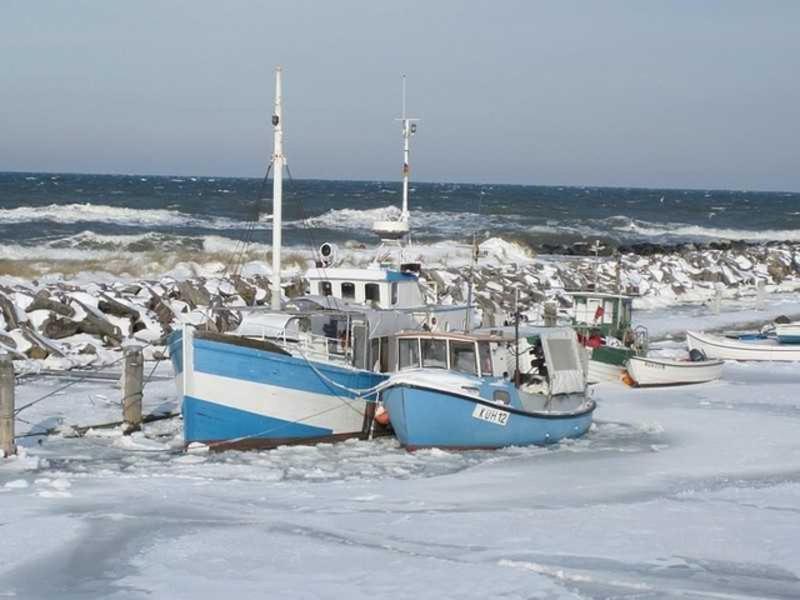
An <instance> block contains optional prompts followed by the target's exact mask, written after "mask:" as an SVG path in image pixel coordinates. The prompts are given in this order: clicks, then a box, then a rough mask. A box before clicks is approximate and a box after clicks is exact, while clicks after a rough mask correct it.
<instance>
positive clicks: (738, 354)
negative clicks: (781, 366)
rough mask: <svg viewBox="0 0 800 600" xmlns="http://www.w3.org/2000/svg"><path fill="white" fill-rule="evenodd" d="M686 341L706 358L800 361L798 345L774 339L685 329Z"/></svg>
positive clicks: (691, 348) (690, 347)
mask: <svg viewBox="0 0 800 600" xmlns="http://www.w3.org/2000/svg"><path fill="white" fill-rule="evenodd" d="M686 343H687V345H688V346H689V350H694V349H697V350H700V351H701V352H702V353H703V354H705V355H706V356H707V357H708V358H719V359H722V360H778V361H800V346H798V345H786V344H780V343H779V342H778V341H777V340H774V339H765V340H749V341H745V340H732V339H729V338H725V337H720V336H717V335H709V334H706V333H702V332H694V331H687V332H686Z"/></svg>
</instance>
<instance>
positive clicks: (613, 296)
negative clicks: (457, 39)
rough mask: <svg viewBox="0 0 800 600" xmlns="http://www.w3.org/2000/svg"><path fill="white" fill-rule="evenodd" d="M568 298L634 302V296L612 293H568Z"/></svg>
mask: <svg viewBox="0 0 800 600" xmlns="http://www.w3.org/2000/svg"><path fill="white" fill-rule="evenodd" d="M567 296H572V297H573V298H604V299H617V298H619V299H620V300H631V301H632V300H633V296H629V295H627V294H612V293H610V292H593V291H590V290H588V291H580V292H567Z"/></svg>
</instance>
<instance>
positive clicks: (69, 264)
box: [0, 231, 529, 279]
mask: <svg viewBox="0 0 800 600" xmlns="http://www.w3.org/2000/svg"><path fill="white" fill-rule="evenodd" d="M481 248H482V249H483V250H484V253H483V257H482V258H481V262H482V263H486V264H495V265H500V264H504V263H505V262H507V261H508V260H515V261H519V260H524V259H525V258H526V257H528V256H529V251H528V249H527V248H526V247H525V245H524V244H519V243H516V242H509V241H506V240H502V239H499V238H493V239H490V240H487V241H485V242H484V243H483V244H481ZM271 249H272V248H271V246H270V245H269V244H262V243H250V244H247V245H246V246H245V245H243V244H242V242H240V241H238V240H235V239H231V238H227V237H223V236H217V235H211V236H202V235H198V236H181V235H171V234H165V233H155V232H152V233H146V234H133V235H101V234H97V233H94V232H91V231H84V232H81V233H79V234H77V235H72V236H68V237H64V238H60V239H56V240H50V241H48V242H45V243H39V244H37V245H34V246H28V245H23V244H0V257H2V259H0V275H15V276H19V277H24V278H29V279H30V278H35V277H39V276H42V275H50V276H55V275H61V276H64V277H73V276H76V275H77V274H81V273H98V272H102V273H107V274H110V275H114V276H120V277H124V276H133V277H153V278H157V277H160V276H162V275H164V274H166V273H169V272H170V271H171V270H172V269H174V268H176V266H177V265H179V264H191V265H194V266H193V267H192V268H197V269H199V270H198V272H203V273H214V272H219V271H221V270H223V269H224V268H225V266H226V265H228V266H230V265H231V264H232V263H233V262H237V263H240V264H241V263H248V264H251V265H253V264H256V263H257V264H258V265H259V267H258V268H259V269H261V270H268V269H269V263H270V259H269V253H270V252H271ZM376 251H377V248H376V247H375V246H374V245H370V246H365V245H364V244H361V243H358V242H348V243H344V244H340V245H339V256H340V259H341V261H342V264H343V265H345V266H366V265H368V264H369V263H371V262H372V261H374V260H375V259H376V258H378V256H377V254H376ZM406 252H407V256H408V257H409V258H410V259H412V260H420V261H421V262H422V263H423V264H426V265H429V266H431V265H450V266H455V265H467V264H469V262H470V260H471V247H470V246H469V245H468V244H465V243H463V242H461V241H455V240H441V241H434V242H429V243H417V244H414V245H413V246H411V247H409V248H408V249H407V251H406ZM283 256H284V264H285V266H286V268H287V272H288V273H289V274H291V273H293V272H298V271H302V270H303V269H305V267H307V266H308V264H309V263H310V261H313V259H314V251H313V250H312V249H311V248H310V247H309V246H307V245H287V246H284V249H283ZM234 259H235V260H234Z"/></svg>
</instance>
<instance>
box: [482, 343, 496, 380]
mask: <svg viewBox="0 0 800 600" xmlns="http://www.w3.org/2000/svg"><path fill="white" fill-rule="evenodd" d="M478 356H479V357H480V361H481V375H493V374H494V370H493V369H492V350H491V348H490V347H489V342H478Z"/></svg>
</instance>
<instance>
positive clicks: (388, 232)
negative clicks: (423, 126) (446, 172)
mask: <svg viewBox="0 0 800 600" xmlns="http://www.w3.org/2000/svg"><path fill="white" fill-rule="evenodd" d="M396 120H397V121H400V122H401V123H402V124H403V204H402V206H401V208H400V219H398V220H397V221H376V222H375V223H373V225H372V230H373V231H375V232H376V233H377V234H378V235H380V236H381V238H382V239H383V240H384V241H390V240H391V241H394V242H398V241H399V240H400V239H402V238H403V237H405V236H406V235H408V218H409V211H408V178H409V175H410V172H411V166H410V158H409V157H410V144H409V140H410V139H411V136H412V135H414V134H415V133H416V132H417V124H416V121H419V119H412V118H410V117H408V116H406V76H405V75H403V112H402V116H401V117H400V118H399V119H396Z"/></svg>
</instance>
